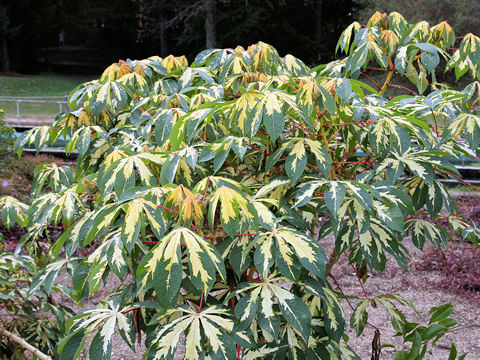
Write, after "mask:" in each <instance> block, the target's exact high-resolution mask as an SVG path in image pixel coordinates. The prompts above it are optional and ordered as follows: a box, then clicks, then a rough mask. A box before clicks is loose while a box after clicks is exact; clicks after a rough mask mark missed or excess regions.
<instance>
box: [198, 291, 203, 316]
mask: <svg viewBox="0 0 480 360" xmlns="http://www.w3.org/2000/svg"><path fill="white" fill-rule="evenodd" d="M202 306H203V292H202V296H200V307H199V308H198V312H200V311H202Z"/></svg>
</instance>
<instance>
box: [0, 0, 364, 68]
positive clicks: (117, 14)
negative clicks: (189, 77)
mask: <svg viewBox="0 0 480 360" xmlns="http://www.w3.org/2000/svg"><path fill="white" fill-rule="evenodd" d="M354 11H355V6H354V2H353V0H336V1H334V0H304V1H299V0H278V1H269V0H265V1H262V0H199V1H193V0H170V1H165V0H116V1H110V0H42V1H39V0H16V1H6V2H5V1H4V2H2V3H0V24H1V25H0V54H1V56H0V65H1V66H0V70H1V71H3V72H8V71H14V72H19V73H37V72H41V71H53V72H68V73H82V72H83V73H98V72H100V71H102V69H104V68H105V67H106V66H108V65H109V64H110V63H112V62H114V61H118V59H126V58H132V59H133V58H144V57H148V56H151V55H162V56H165V55H167V54H170V53H172V54H175V55H186V56H187V57H188V58H189V60H190V61H193V59H194V56H195V55H196V54H197V53H198V52H199V51H201V50H202V49H204V48H205V47H206V43H207V34H209V35H208V43H209V45H216V47H222V48H223V47H235V46H237V45H242V46H244V47H246V46H248V45H250V44H253V43H256V42H258V41H264V42H267V43H270V44H272V45H273V46H275V47H276V48H277V49H278V50H279V52H280V53H281V54H282V55H283V54H286V53H291V54H294V55H295V56H297V57H300V58H302V59H303V60H304V61H306V62H307V63H310V64H317V63H318V62H320V61H321V62H326V61H328V60H330V59H332V58H333V57H334V56H335V54H334V49H335V44H336V41H337V39H338V36H339V34H340V32H341V31H342V30H343V29H344V28H345V27H346V26H347V25H348V24H350V23H351V22H352V21H353V16H352V13H353V12H354Z"/></svg>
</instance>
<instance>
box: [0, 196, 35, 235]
mask: <svg viewBox="0 0 480 360" xmlns="http://www.w3.org/2000/svg"><path fill="white" fill-rule="evenodd" d="M0 209H1V217H2V222H3V225H4V226H5V227H6V228H7V229H9V228H11V227H12V226H13V225H14V224H15V223H16V222H18V224H19V225H20V226H24V225H25V221H26V214H27V209H28V207H27V205H26V204H24V203H22V202H21V201H19V200H17V199H15V198H14V197H11V196H2V197H0Z"/></svg>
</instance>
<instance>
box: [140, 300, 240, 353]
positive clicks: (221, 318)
mask: <svg viewBox="0 0 480 360" xmlns="http://www.w3.org/2000/svg"><path fill="white" fill-rule="evenodd" d="M229 316H230V313H229V311H228V310H226V309H224V308H222V307H220V306H217V305H214V306H210V307H207V308H204V309H202V310H199V311H198V312H197V311H196V310H194V309H192V308H190V307H187V306H180V307H177V308H173V309H170V310H167V312H166V313H165V314H164V315H161V316H160V317H159V320H161V319H169V321H168V322H167V323H166V324H165V325H163V326H161V327H159V328H158V330H156V331H155V332H154V333H152V334H151V335H150V336H149V338H148V339H147V345H148V347H149V348H148V352H147V357H146V358H147V359H149V360H163V359H173V358H174V355H175V351H176V349H177V346H179V345H180V344H181V343H182V342H183V341H181V340H180V336H181V334H183V333H185V334H186V336H185V340H184V342H185V355H184V356H185V357H184V358H185V359H186V360H199V359H203V358H204V357H205V356H206V355H209V356H210V357H211V358H212V359H223V360H227V359H228V360H234V359H236V347H235V343H234V341H233V339H232V337H231V335H230V334H231V332H232V330H233V324H234V323H233V320H231V319H229Z"/></svg>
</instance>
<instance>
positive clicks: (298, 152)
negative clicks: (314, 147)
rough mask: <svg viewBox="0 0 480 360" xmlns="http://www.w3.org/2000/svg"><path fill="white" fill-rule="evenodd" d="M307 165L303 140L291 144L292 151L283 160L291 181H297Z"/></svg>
mask: <svg viewBox="0 0 480 360" xmlns="http://www.w3.org/2000/svg"><path fill="white" fill-rule="evenodd" d="M305 166H307V153H306V151H305V146H304V142H303V140H299V141H297V142H296V143H295V145H294V146H293V149H292V151H290V154H289V155H288V156H287V159H286V161H285V170H286V172H287V175H288V178H289V179H290V180H291V181H292V183H295V182H297V180H298V178H299V177H300V176H301V175H302V174H303V171H304V170H305Z"/></svg>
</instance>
